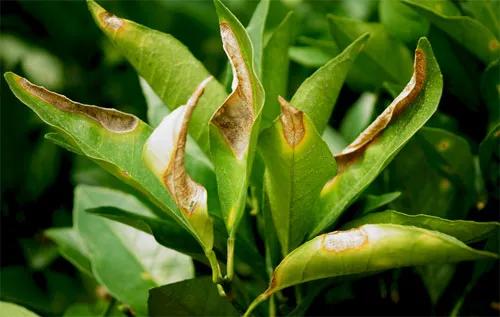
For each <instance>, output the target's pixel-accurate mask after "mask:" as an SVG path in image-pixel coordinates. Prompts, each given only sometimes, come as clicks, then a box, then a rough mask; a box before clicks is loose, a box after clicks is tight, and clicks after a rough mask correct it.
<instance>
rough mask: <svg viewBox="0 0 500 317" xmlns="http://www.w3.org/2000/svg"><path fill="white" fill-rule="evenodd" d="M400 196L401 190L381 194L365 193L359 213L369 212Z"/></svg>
mask: <svg viewBox="0 0 500 317" xmlns="http://www.w3.org/2000/svg"><path fill="white" fill-rule="evenodd" d="M399 196H401V192H392V193H387V194H382V195H366V196H365V197H364V199H363V207H362V208H361V214H362V215H363V214H367V213H370V212H372V211H374V210H376V209H379V208H380V207H382V206H385V205H387V204H389V203H391V202H393V201H394V200H396V199H398V198H399Z"/></svg>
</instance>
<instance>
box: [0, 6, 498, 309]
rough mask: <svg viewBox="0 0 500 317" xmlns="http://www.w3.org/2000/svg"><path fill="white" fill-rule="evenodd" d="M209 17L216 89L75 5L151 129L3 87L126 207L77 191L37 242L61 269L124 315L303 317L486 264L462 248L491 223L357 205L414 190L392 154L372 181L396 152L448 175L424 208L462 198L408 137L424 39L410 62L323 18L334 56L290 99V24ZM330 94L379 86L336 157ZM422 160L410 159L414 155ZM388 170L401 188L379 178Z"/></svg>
mask: <svg viewBox="0 0 500 317" xmlns="http://www.w3.org/2000/svg"><path fill="white" fill-rule="evenodd" d="M405 3H406V2H405ZM214 5H215V9H216V12H217V15H218V18H219V28H220V37H221V41H222V46H223V49H224V51H225V53H226V55H227V58H228V61H229V64H230V67H231V74H229V75H228V79H227V80H221V81H218V80H217V79H215V78H213V77H212V76H211V75H210V74H209V73H208V71H207V70H206V69H205V67H204V66H203V64H202V63H201V62H199V61H198V60H197V59H196V58H195V57H194V56H193V55H192V54H191V52H190V51H189V50H188V49H187V48H186V47H185V46H184V45H183V44H182V43H180V42H179V41H178V40H176V39H175V38H174V37H172V36H170V35H168V34H164V33H161V32H158V31H155V30H152V29H149V28H147V27H145V26H142V25H139V24H137V23H135V22H132V21H129V20H126V19H122V18H119V17H117V16H115V15H113V14H112V13H110V12H108V11H106V10H105V9H104V8H102V7H101V6H100V5H98V4H97V3H95V2H94V1H89V2H88V7H89V9H90V12H91V14H92V16H93V18H94V20H95V22H96V24H97V25H98V27H99V28H100V29H101V30H102V31H103V32H104V34H106V36H107V37H108V38H109V39H110V40H111V42H112V43H113V44H114V45H115V46H116V47H117V48H118V50H119V51H120V52H121V53H122V54H123V55H124V56H125V57H126V58H127V59H128V60H129V61H130V63H131V64H132V65H133V67H134V68H135V69H136V70H137V72H138V73H139V75H140V76H141V77H142V78H143V81H142V84H143V85H144V89H145V91H146V92H147V98H148V104H149V111H148V121H149V123H146V122H144V121H142V120H141V119H139V118H138V117H136V116H134V115H132V114H128V113H124V112H121V111H119V110H115V109H111V108H103V107H97V106H93V105H86V104H82V103H79V102H75V101H72V100H70V99H68V98H66V97H65V96H62V95H60V94H57V93H55V92H52V91H49V90H47V89H45V88H44V87H41V86H38V85H36V84H35V83H31V82H30V81H28V80H27V79H25V78H23V77H20V76H18V75H16V74H14V73H11V72H8V73H6V74H5V78H6V80H7V82H8V84H9V86H10V88H11V90H12V91H13V93H14V94H15V95H16V96H17V98H18V99H19V100H21V101H22V102H23V103H24V104H26V105H27V106H28V107H29V108H30V109H31V110H33V111H34V112H35V113H36V114H37V115H38V116H39V117H40V119H42V120H43V121H44V122H45V123H47V124H48V125H49V126H51V127H52V128H53V131H54V132H51V133H49V134H47V135H46V138H47V139H48V140H50V141H52V142H54V143H55V144H57V145H60V146H61V147H63V148H65V149H67V150H69V151H71V152H74V153H76V154H79V155H83V156H85V157H87V158H89V159H90V160H92V161H94V162H95V163H96V164H98V165H99V166H101V167H102V168H103V169H105V170H106V171H108V172H109V173H111V174H112V175H114V176H116V177H117V178H118V179H120V180H121V181H123V182H124V183H125V184H127V185H128V187H126V189H124V190H123V191H118V190H115V189H108V188H104V187H91V186H79V187H77V188H76V189H75V198H74V210H73V217H74V219H73V221H74V225H73V227H72V228H63V229H61V228H53V229H49V230H48V231H47V235H48V236H49V237H50V238H51V239H52V240H54V241H55V242H56V243H57V245H58V246H59V249H60V252H61V253H62V254H63V256H64V257H65V258H66V259H68V260H69V261H70V262H71V263H73V264H74V265H75V266H76V267H77V268H78V269H79V270H81V271H82V272H83V273H84V274H87V275H88V276H91V277H93V278H95V279H96V280H97V281H98V282H99V283H100V284H102V285H103V286H104V287H105V289H106V292H108V293H109V294H110V295H111V296H112V297H113V298H115V299H116V300H118V301H119V302H121V303H123V304H124V305H126V306H127V307H128V313H129V314H134V315H139V316H143V315H148V314H149V315H152V316H162V315H170V314H173V315H217V316H221V315H240V314H244V315H246V316H253V315H255V316H257V315H262V316H267V315H282V314H287V313H290V314H291V315H300V314H304V313H305V312H306V310H307V308H308V306H309V305H310V304H311V303H312V301H313V300H314V298H315V297H316V296H317V295H318V294H319V293H320V292H321V290H322V289H324V288H325V286H326V285H329V284H331V283H336V282H338V281H341V278H344V279H356V278H362V277H364V276H367V275H370V274H374V273H376V272H380V271H383V270H388V269H393V268H400V267H406V266H418V267H420V268H432V266H431V265H438V266H445V265H449V264H450V263H455V262H460V261H470V260H485V259H496V258H497V257H498V256H497V254H496V253H492V252H489V251H485V250H479V249H475V248H472V247H470V246H468V244H470V243H473V242H478V241H481V240H485V239H486V238H488V236H490V235H491V234H492V233H494V231H496V230H498V226H499V224H498V223H496V222H474V221H466V220H447V219H445V217H446V216H447V214H446V211H447V209H446V208H444V209H443V208H441V207H440V206H436V209H438V208H441V209H439V210H444V211H443V213H442V214H441V215H440V216H442V217H438V216H436V215H429V214H428V213H429V211H428V210H425V208H433V206H434V205H433V204H432V203H430V204H428V206H431V207H428V206H426V205H425V204H422V206H419V208H422V209H423V210H416V211H417V213H419V212H421V213H422V214H415V210H414V211H413V212H409V211H408V210H404V211H405V213H403V212H401V211H396V210H391V209H387V207H386V206H387V205H388V204H391V206H398V205H397V201H398V197H399V196H400V195H401V193H383V192H382V193H380V192H379V193H378V194H376V195H375V194H369V195H366V194H365V193H367V192H368V193H369V192H370V188H372V187H376V186H377V181H378V178H377V177H378V176H379V175H380V174H381V173H387V172H388V173H390V177H391V180H392V181H394V179H395V180H396V181H397V182H400V183H401V184H402V187H403V188H406V187H405V186H406V185H408V186H409V187H411V186H419V185H418V184H424V183H425V180H426V178H425V177H426V176H425V175H424V176H423V179H420V178H419V177H420V175H418V174H419V171H418V169H419V168H420V167H415V166H411V164H405V161H404V155H405V152H404V151H403V152H402V153H401V154H400V155H401V156H398V158H399V157H401V160H399V161H398V162H395V163H394V164H393V165H391V166H390V167H389V168H386V167H387V166H388V165H389V163H390V162H391V161H392V160H393V159H394V158H395V156H396V155H397V154H398V152H399V151H400V150H402V149H403V147H404V146H405V145H406V144H407V143H408V142H409V141H410V140H411V142H410V143H408V148H411V146H413V145H412V144H413V142H416V141H415V140H417V141H418V140H420V141H421V142H425V144H426V145H427V148H426V150H425V151H426V152H425V153H424V154H422V155H423V157H424V159H423V161H425V162H426V159H425V158H426V157H427V155H430V154H428V153H432V155H434V157H438V158H437V159H433V160H432V162H435V161H436V162H438V163H436V164H439V168H440V171H442V172H443V175H445V176H444V177H443V176H435V174H429V175H430V176H429V175H427V177H439V179H440V183H439V184H440V186H441V187H440V188H438V190H437V193H432V194H435V195H441V196H439V197H442V196H443V195H447V193H446V190H447V189H448V188H449V187H450V186H452V183H451V182H450V180H449V179H451V180H455V179H457V178H458V183H460V184H461V185H462V187H464V186H465V187H467V186H469V184H470V182H469V181H468V180H469V178H467V177H469V176H464V175H463V173H462V170H464V169H465V170H467V169H469V166H466V167H465V168H462V166H458V165H460V164H461V161H459V159H460V158H462V157H464V155H467V154H463V155H461V154H460V155H457V156H456V157H457V160H454V159H453V158H454V156H453V155H454V153H458V152H460V151H462V150H463V147H461V142H462V140H461V139H458V137H456V136H455V135H453V134H447V133H446V132H445V131H443V130H440V129H436V128H423V126H424V124H426V123H427V122H428V121H429V120H430V119H431V117H432V116H433V114H435V112H436V110H437V108H438V105H439V102H440V98H441V94H442V90H443V79H442V74H441V70H440V66H439V65H438V62H437V61H436V57H435V55H434V52H433V48H432V47H431V44H430V43H429V41H428V40H427V39H426V38H425V37H422V38H420V39H418V41H416V39H414V38H411V37H410V38H408V36H406V34H403V35H402V36H403V38H404V39H406V40H407V41H414V40H415V41H416V42H415V43H414V45H415V50H414V53H413V54H410V52H409V51H408V49H406V47H404V46H403V44H401V42H397V41H392V40H390V37H389V36H388V34H387V33H386V32H385V30H384V29H383V28H381V25H375V26H373V25H370V24H368V23H358V22H355V21H354V20H349V19H346V18H340V17H336V16H330V17H329V21H330V23H331V28H332V32H333V33H334V34H335V37H336V38H335V40H336V45H337V46H338V49H339V52H338V54H335V56H331V59H329V60H328V61H326V62H325V63H324V65H322V66H321V67H320V68H319V69H317V70H316V71H315V72H314V73H313V74H312V75H311V76H310V77H308V78H307V79H306V80H305V81H304V82H303V83H302V84H300V86H299V87H298V88H297V89H296V91H295V92H294V93H293V94H292V96H291V98H290V99H289V100H287V99H286V98H285V97H286V92H287V81H288V78H287V76H288V61H287V59H286V58H284V56H287V55H288V51H289V46H290V43H291V42H292V32H291V26H292V24H293V23H294V22H293V14H291V13H290V14H288V15H287V16H286V17H285V18H284V20H283V21H282V22H281V24H279V26H277V28H276V29H275V30H274V31H273V32H272V33H271V34H270V35H269V36H268V37H265V36H264V30H265V22H266V15H267V12H268V9H269V1H268V0H262V1H261V2H260V3H259V4H258V5H257V8H256V10H255V13H254V15H253V17H252V19H251V21H250V23H249V25H248V27H246V28H245V27H244V26H243V25H242V24H241V23H240V21H239V20H238V19H237V18H236V17H235V16H234V15H233V14H232V13H231V12H230V11H229V9H228V8H227V7H226V6H225V5H224V4H223V3H222V2H220V1H219V0H215V1H214ZM401 5H403V4H401ZM405 5H406V6H407V7H408V8H413V9H414V10H415V11H412V12H419V13H422V14H423V15H425V16H427V17H428V18H429V19H430V20H431V21H436V22H433V23H436V25H438V26H439V27H440V28H442V29H443V31H444V32H446V33H450V34H451V36H452V37H455V38H456V39H457V41H459V42H460V41H461V40H462V39H463V41H464V43H465V45H471V47H470V49H471V51H472V53H474V54H477V56H478V58H479V59H480V60H482V61H484V62H492V61H494V60H495V58H497V57H498V41H496V39H495V35H494V34H491V32H490V31H488V32H486V31H484V32H483V31H481V32H480V34H481V37H476V36H475V35H474V36H472V35H470V34H472V33H468V32H469V30H471V29H470V28H468V27H467V30H466V31H465V32H461V31H457V30H456V29H455V28H454V27H453V26H450V25H452V23H455V22H456V20H457V19H459V18H453V19H452V18H449V17H447V16H445V15H443V14H439V13H436V12H435V11H433V10H432V8H430V7H427V6H424V5H422V4H419V3H417V2H416V1H415V2H414V1H407V3H406V4H405ZM383 9H384V10H383V12H385V13H386V15H383V16H382V17H383V18H384V19H385V17H387V18H388V19H389V21H390V19H391V18H394V16H391V12H392V13H393V11H391V9H392V8H391V7H387V8H386V7H383ZM387 14H388V15H387ZM460 19H463V20H464V21H462V22H460V23H462V24H461V25H465V24H467V23H469V24H471V25H474V27H476V28H478V29H479V28H481V30H483V29H485V30H487V28H486V27H485V26H483V25H482V24H480V23H479V22H477V21H476V20H473V19H472V18H469V17H463V18H460ZM457 23H458V22H457ZM463 27H464V28H466V26H463ZM471 28H472V27H471ZM470 32H472V31H470ZM474 34H475V33H474ZM469 35H470V36H472V37H473V38H474V41H473V40H472V39H469ZM482 37H484V39H483V38H482ZM475 41H477V42H478V44H477V45H476V44H474V43H475ZM492 41H496V42H492ZM471 42H473V43H472V44H470V43H471ZM485 43H489V46H488V45H486V46H485ZM384 54H386V55H387V56H390V58H391V59H392V61H393V62H391V63H390V64H389V66H387V65H388V64H385V63H379V62H378V60H379V59H380V56H383V55H384ZM412 55H413V56H412ZM344 81H347V82H348V83H349V84H350V85H353V86H354V87H359V88H360V89H367V90H370V89H372V88H373V86H374V85H377V86H379V87H382V86H384V87H385V89H386V90H387V91H388V92H389V94H393V95H394V99H393V100H392V102H389V103H388V105H387V106H386V107H385V109H384V110H383V111H381V113H380V114H379V115H378V116H377V117H376V118H374V119H373V120H372V118H373V115H371V114H368V115H365V116H364V114H366V113H367V110H366V109H367V108H366V107H369V108H370V107H372V108H373V106H370V104H372V105H373V104H374V102H375V100H376V98H374V97H373V96H369V95H362V97H361V98H360V100H359V104H357V105H355V106H353V108H352V112H348V113H347V114H346V116H345V119H344V121H343V122H342V126H341V132H342V134H343V136H344V137H345V138H346V139H349V141H350V144H348V145H346V146H344V145H341V144H342V142H340V143H339V141H338V134H337V133H336V132H335V131H333V130H332V128H331V127H330V126H329V124H328V122H329V118H330V116H331V113H332V111H333V108H334V106H335V103H336V100H337V97H338V95H339V92H340V89H341V87H342V85H343V83H344ZM229 82H231V88H230V92H229V93H228V92H227V89H226V86H228V83H229ZM356 112H358V113H360V114H361V115H359V114H357V113H356ZM369 112H370V113H374V110H373V109H372V110H369ZM363 120H364V121H366V123H364V122H359V121H363ZM370 120H372V122H371V123H370V124H368V123H369V121H370ZM497 137H498V125H497V126H496V128H494V130H493V131H492V133H491V135H490V136H489V137H488V138H487V139H486V140H485V141H484V146H482V148H481V151H482V152H484V154H483V155H481V167H483V168H484V167H487V166H488V164H490V161H491V159H490V158H491V156H492V154H491V153H492V152H493V151H494V150H495V149H494V144H495V143H494V140H493V141H491V140H492V139H494V138H497ZM405 149H406V148H405ZM419 149H420V148H418V149H415V151H414V152H409V153H410V154H409V155H410V156H411V155H419V154H418V153H419V152H418V151H419ZM447 151H452V152H447ZM450 153H451V154H450ZM406 155H408V154H406ZM450 157H451V158H452V159H450ZM459 157H460V158H459ZM398 164H399V165H398ZM429 164H431V163H430V162H429ZM433 164H434V163H433ZM462 165H463V164H462ZM398 168H399V169H403V170H408V171H409V172H408V173H407V174H402V173H392V171H393V170H398ZM473 169H474V168H473V167H472V172H471V171H470V170H468V172H467V173H469V172H470V173H474V171H473ZM421 171H422V173H424V172H425V171H424V170H421ZM412 173H414V174H415V175H413V174H412ZM429 173H430V172H429ZM483 173H486V174H487V173H489V172H488V170H487V169H485V170H483ZM395 175H396V176H395ZM401 175H405V177H403V176H401ZM448 176H449V177H448ZM397 177H400V178H401V179H398V178H397ZM408 178H412V180H408ZM413 178H414V179H413ZM463 179H466V180H467V181H462V180H463ZM486 179H489V177H486ZM453 184H455V183H453ZM420 186H423V185H420ZM462 187H461V188H462ZM422 188H423V187H422ZM443 189H444V190H443ZM422 190H423V189H422ZM440 190H442V191H443V192H439V191H440ZM417 192H418V189H417ZM458 193H460V192H458ZM459 196H460V195H457V194H455V196H446V197H451V198H449V199H450V200H451V199H455V200H458V199H462V198H463V199H464V200H465V201H466V203H464V204H462V206H459V207H457V208H468V207H467V206H468V205H470V204H471V202H472V203H474V202H475V201H476V200H477V199H475V198H471V197H469V196H464V197H459ZM405 199H410V200H411V199H413V197H406V198H405ZM439 199H441V198H439ZM446 199H448V198H443V200H446ZM417 200H418V198H417ZM419 201H420V200H419ZM384 209H386V210H385V211H384ZM193 261H194V262H195V263H196V265H193ZM434 267H435V266H434ZM208 272H209V275H210V276H209V277H207V276H204V275H206V274H207V273H208ZM422 275H423V277H424V278H425V276H426V275H425V273H422ZM291 288H293V289H294V291H290V289H291Z"/></svg>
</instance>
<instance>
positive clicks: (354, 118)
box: [340, 92, 378, 142]
mask: <svg viewBox="0 0 500 317" xmlns="http://www.w3.org/2000/svg"><path fill="white" fill-rule="evenodd" d="M377 101H378V96H377V95H376V94H373V93H370V92H365V93H363V94H362V95H361V96H360V97H359V99H358V100H356V102H355V103H354V104H353V105H352V106H351V107H350V108H349V109H348V110H347V113H346V114H345V116H344V118H343V119H342V122H341V123H340V134H342V136H343V137H344V139H345V140H346V141H347V142H352V141H354V139H355V138H356V137H357V136H358V135H359V134H360V133H361V132H363V130H364V129H365V128H366V127H367V126H368V125H369V124H370V122H372V120H373V116H374V114H375V106H376V105H377Z"/></svg>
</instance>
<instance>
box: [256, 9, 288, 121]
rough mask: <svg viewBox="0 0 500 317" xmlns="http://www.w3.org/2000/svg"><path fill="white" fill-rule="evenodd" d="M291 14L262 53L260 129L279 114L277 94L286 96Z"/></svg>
mask: <svg viewBox="0 0 500 317" xmlns="http://www.w3.org/2000/svg"><path fill="white" fill-rule="evenodd" d="M293 21H294V19H293V14H292V13H289V14H287V15H286V17H285V18H284V19H283V21H281V23H280V24H279V25H278V27H277V28H276V29H275V30H274V32H273V33H272V34H271V37H270V38H269V40H268V41H267V43H266V45H265V46H264V51H263V54H262V85H263V86H264V90H265V92H266V100H265V104H264V108H263V110H262V124H261V129H263V128H267V127H269V126H270V125H271V123H272V122H273V120H274V119H275V118H276V117H277V116H278V115H279V113H280V107H279V104H278V101H277V100H278V96H286V93H287V85H288V68H289V63H290V61H289V58H288V47H289V46H290V42H291V40H292V26H293V25H292V23H293Z"/></svg>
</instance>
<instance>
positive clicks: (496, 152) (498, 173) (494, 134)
mask: <svg viewBox="0 0 500 317" xmlns="http://www.w3.org/2000/svg"><path fill="white" fill-rule="evenodd" d="M499 157H500V122H498V123H497V124H496V125H495V126H494V127H493V129H491V130H490V132H489V133H488V135H487V136H486V137H485V138H484V140H483V141H482V142H481V144H480V145H479V163H480V166H481V172H482V174H483V178H484V180H485V183H486V186H487V188H488V189H489V192H491V193H492V194H493V195H494V196H495V197H496V198H499V196H500V194H499V193H498V182H499V180H500V168H499V166H500V159H499Z"/></svg>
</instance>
